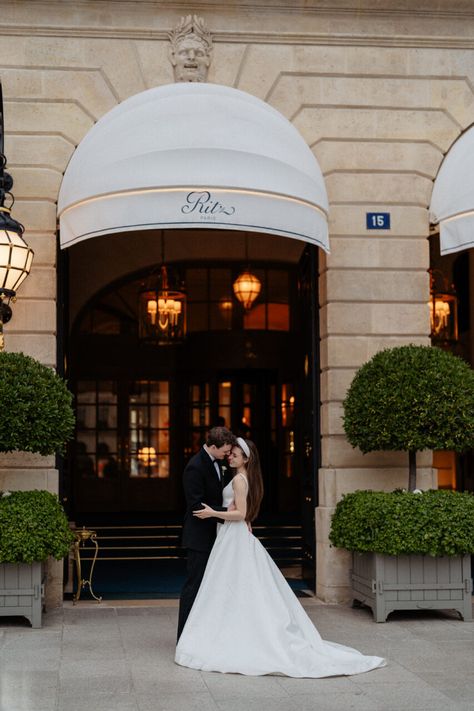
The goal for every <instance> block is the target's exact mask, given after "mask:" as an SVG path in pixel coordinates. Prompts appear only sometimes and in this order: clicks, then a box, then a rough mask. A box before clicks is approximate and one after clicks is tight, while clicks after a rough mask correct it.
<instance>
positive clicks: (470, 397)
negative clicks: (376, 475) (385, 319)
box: [344, 345, 474, 491]
mask: <svg viewBox="0 0 474 711" xmlns="http://www.w3.org/2000/svg"><path fill="white" fill-rule="evenodd" d="M344 430H345V432H346V435H347V439H348V440H349V442H350V443H351V444H352V446H353V447H359V449H360V450H361V451H362V452H364V453H366V452H373V451H377V450H401V451H407V452H408V453H409V462H410V481H409V489H410V490H411V491H413V490H414V489H415V487H416V452H417V451H420V450H422V449H450V450H454V451H456V452H463V451H466V450H468V449H472V448H474V371H473V370H472V369H471V368H470V366H469V365H468V364H467V363H465V362H464V361H463V360H461V358H458V357H457V356H454V355H453V354H452V353H449V352H447V351H443V350H441V349H439V348H432V347H431V346H415V345H409V346H401V347H398V348H389V349H387V350H384V351H380V352H379V353H376V355H375V356H374V357H373V358H372V359H371V360H370V361H368V362H367V363H365V364H364V365H363V366H362V367H361V368H360V369H359V370H358V371H357V373H356V374H355V376H354V379H353V381H352V383H351V386H350V388H349V390H348V393H347V396H346V398H345V400H344Z"/></svg>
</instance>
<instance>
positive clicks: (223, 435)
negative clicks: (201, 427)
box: [206, 427, 236, 449]
mask: <svg viewBox="0 0 474 711" xmlns="http://www.w3.org/2000/svg"><path fill="white" fill-rule="evenodd" d="M235 441H236V440H235V435H233V434H232V432H231V431H230V430H228V429H227V427H212V428H211V429H210V430H209V432H208V433H207V437H206V444H207V446H208V447H212V445H214V446H215V447H217V448H218V449H219V448H220V447H223V446H224V445H225V444H231V445H232V446H233V445H234V444H235Z"/></svg>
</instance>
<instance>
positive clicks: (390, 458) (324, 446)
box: [321, 435, 407, 469]
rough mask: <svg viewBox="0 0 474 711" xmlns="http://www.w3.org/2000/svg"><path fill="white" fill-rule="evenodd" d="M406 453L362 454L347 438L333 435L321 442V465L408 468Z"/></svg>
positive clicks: (328, 466)
mask: <svg viewBox="0 0 474 711" xmlns="http://www.w3.org/2000/svg"><path fill="white" fill-rule="evenodd" d="M406 458H407V455H405V453H404V452H369V453H368V454H362V452H361V451H360V449H358V448H355V447H352V446H351V445H350V444H349V442H348V441H347V439H346V438H345V436H343V435H340V436H339V435H331V436H329V437H323V438H322V441H321V464H322V466H323V467H324V468H330V469H331V468H335V469H344V468H346V467H347V468H351V469H353V468H360V469H367V468H376V469H379V468H387V467H399V468H400V467H404V466H406Z"/></svg>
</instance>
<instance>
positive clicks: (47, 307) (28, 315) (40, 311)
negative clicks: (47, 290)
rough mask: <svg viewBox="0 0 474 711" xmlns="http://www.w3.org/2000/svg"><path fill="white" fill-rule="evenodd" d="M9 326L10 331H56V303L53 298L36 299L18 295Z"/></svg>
mask: <svg viewBox="0 0 474 711" xmlns="http://www.w3.org/2000/svg"><path fill="white" fill-rule="evenodd" d="M7 328H8V332H9V333H22V332H25V331H29V332H32V333H41V332H43V333H44V332H46V333H55V332H56V303H55V302H54V301H53V300H45V301H35V300H34V299H23V298H20V297H18V300H17V302H16V303H15V304H14V306H13V318H12V320H11V321H10V323H9V324H8V326H7Z"/></svg>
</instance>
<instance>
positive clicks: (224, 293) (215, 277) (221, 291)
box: [209, 269, 232, 301]
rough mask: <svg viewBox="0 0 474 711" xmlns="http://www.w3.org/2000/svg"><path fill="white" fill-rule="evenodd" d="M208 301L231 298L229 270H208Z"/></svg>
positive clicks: (230, 274)
mask: <svg viewBox="0 0 474 711" xmlns="http://www.w3.org/2000/svg"><path fill="white" fill-rule="evenodd" d="M209 275H210V300H211V301H221V299H231V298H232V273H231V270H230V269H210V270H209Z"/></svg>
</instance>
